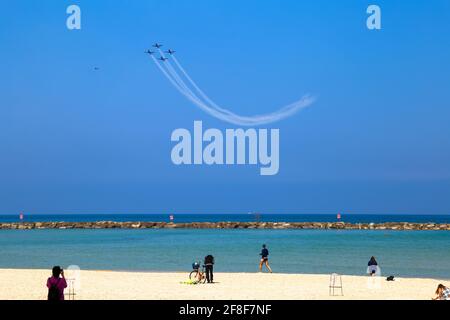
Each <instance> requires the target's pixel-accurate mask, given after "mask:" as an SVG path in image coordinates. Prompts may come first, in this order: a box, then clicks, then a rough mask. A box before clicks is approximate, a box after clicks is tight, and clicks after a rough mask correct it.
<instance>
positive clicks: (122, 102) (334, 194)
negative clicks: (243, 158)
mask: <svg viewBox="0 0 450 320" xmlns="http://www.w3.org/2000/svg"><path fill="white" fill-rule="evenodd" d="M70 4H77V5H79V6H80V7H81V10H82V29H81V30H76V31H70V30H68V29H67V28H66V19H67V17H68V15H67V14H66V8H67V6H68V5H70ZM369 4H377V5H379V6H380V7H381V10H382V30H380V31H369V30H368V29H367V28H366V18H367V14H366V8H367V6H368V5H369ZM449 40H450V2H449V1H448V0H432V1H425V0H423V1H409V2H406V1H379V0H376V1H358V0H353V1H332V0H330V1H323V0H321V1H308V2H306V1H294V0H292V1H287V0H286V1H275V0H273V1H260V0H247V1H237V0H236V1H234V0H233V1H231V0H226V1H225V0H219V1H206V0H201V1H192V0H189V1H187V0H186V1H184V0H183V1H180V0H171V1H168V0H164V1H143V0H142V1H137V0H136V1H100V0H96V1H75V0H73V1H39V2H38V1H32V0H19V1H7V2H5V3H3V4H2V8H1V10H0V58H1V59H0V61H1V63H0V75H1V76H0V213H5V214H6V213H17V212H19V211H20V210H24V211H25V212H27V213H121V212H123V213H164V212H174V213H235V212H236V213H238V212H241V213H246V212H249V211H259V212H266V213H335V212H338V211H342V212H347V213H413V214H426V213H429V214H450V197H449V195H450V125H449V123H450V41H449ZM155 41H160V42H162V43H164V44H165V45H166V48H168V47H171V48H173V49H175V50H177V58H178V60H179V61H180V62H182V64H183V66H184V67H185V68H186V69H187V70H188V71H189V73H190V74H191V76H192V77H193V78H194V79H195V80H196V81H197V83H198V84H199V85H201V87H202V88H203V89H204V91H206V92H207V93H208V95H210V96H211V97H213V98H214V99H215V100H217V101H218V102H220V103H221V104H223V105H226V106H227V107H228V108H229V109H230V110H232V111H233V112H235V113H238V114H242V115H253V114H261V113H265V112H271V111H274V110H276V109H277V108H278V107H280V106H282V105H286V104H288V103H290V102H293V101H295V100H297V99H298V98H300V97H301V96H302V95H303V94H306V93H310V94H313V95H315V96H316V97H318V100H317V102H316V103H315V104H314V105H313V106H311V107H310V108H308V109H306V110H304V111H301V112H299V113H298V114H296V115H295V116H293V117H291V118H288V119H285V120H283V121H280V122H277V123H273V124H270V125H266V126H264V127H268V128H279V129H280V172H279V174H278V175H276V176H271V177H267V176H260V175H259V169H258V167H254V166H244V167H237V166H234V167H233V166H231V167H226V166H212V167H207V166H182V167H177V166H175V165H173V164H172V162H171V160H170V151H171V148H172V147H173V143H172V142H171V141H170V135H171V133H172V131H173V130H174V129H176V128H192V126H193V121H194V120H202V121H203V125H204V126H205V127H214V128H219V129H225V128H234V127H235V126H233V125H230V124H227V123H224V122H221V121H219V120H217V119H214V118H212V117H211V116H209V115H207V114H205V113H204V112H202V111H201V110H199V109H197V108H196V107H194V106H193V105H192V104H191V103H190V102H189V101H187V100H186V99H185V98H184V97H182V96H181V95H180V94H179V93H178V92H177V91H176V90H175V89H174V88H173V87H172V86H171V85H170V84H169V82H168V81H167V80H166V79H165V78H164V77H163V75H162V74H161V73H160V72H159V71H158V70H157V68H156V67H155V65H154V64H153V63H152V62H151V60H149V58H148V57H147V56H146V55H145V54H144V53H143V51H144V50H145V49H147V48H148V47H149V46H150V45H151V44H152V43H154V42H155ZM94 67H99V68H100V69H99V70H94Z"/></svg>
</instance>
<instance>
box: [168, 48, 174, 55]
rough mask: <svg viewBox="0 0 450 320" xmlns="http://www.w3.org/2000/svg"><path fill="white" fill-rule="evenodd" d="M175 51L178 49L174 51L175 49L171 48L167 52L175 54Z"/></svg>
mask: <svg viewBox="0 0 450 320" xmlns="http://www.w3.org/2000/svg"><path fill="white" fill-rule="evenodd" d="M175 52H176V51H174V50H172V49H169V50H167V51H166V53H168V54H170V55H172V54H174V53H175Z"/></svg>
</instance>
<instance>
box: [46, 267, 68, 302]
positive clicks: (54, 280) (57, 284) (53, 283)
mask: <svg viewBox="0 0 450 320" xmlns="http://www.w3.org/2000/svg"><path fill="white" fill-rule="evenodd" d="M47 288H48V297H47V298H48V300H53V301H58V300H64V289H65V288H67V282H66V278H64V270H63V269H62V268H61V267H59V266H55V267H53V269H52V276H51V277H50V278H48V279H47Z"/></svg>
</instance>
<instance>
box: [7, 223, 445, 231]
mask: <svg viewBox="0 0 450 320" xmlns="http://www.w3.org/2000/svg"><path fill="white" fill-rule="evenodd" d="M35 229H297V230H298V229H301V230H428V231H433V230H434V231H450V224H446V223H417V222H416V223H410V222H384V223H346V222H225V221H224V222H189V223H167V222H140V221H135V222H115V221H95V222H15V223H0V230H35Z"/></svg>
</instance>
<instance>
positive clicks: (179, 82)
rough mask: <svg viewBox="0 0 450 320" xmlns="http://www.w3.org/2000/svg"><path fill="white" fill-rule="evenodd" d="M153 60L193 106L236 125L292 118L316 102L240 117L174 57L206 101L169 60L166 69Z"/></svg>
mask: <svg viewBox="0 0 450 320" xmlns="http://www.w3.org/2000/svg"><path fill="white" fill-rule="evenodd" d="M159 52H160V54H161V57H163V58H165V56H164V54H163V52H162V51H161V50H159ZM152 58H153V61H154V62H155V64H156V65H157V66H158V68H159V69H160V70H161V72H162V73H163V74H164V75H165V76H166V78H167V79H168V80H169V81H170V82H171V84H172V85H173V86H174V87H175V88H176V89H177V90H178V91H179V92H180V93H181V94H182V95H183V96H185V97H186V98H187V99H188V100H190V101H191V102H192V103H193V104H195V105H196V106H197V107H199V108H200V109H202V110H203V111H205V112H207V113H208V114H210V115H211V116H213V117H216V118H218V119H220V120H223V121H226V122H229V123H233V124H236V125H242V126H255V125H262V124H267V123H272V122H275V121H279V120H282V119H285V118H287V117H290V116H292V115H293V114H295V113H297V112H298V111H299V110H301V109H303V108H306V107H308V106H310V105H311V104H312V103H313V102H314V101H315V99H314V98H313V97H311V96H308V95H307V96H304V97H303V98H302V99H300V100H298V101H296V102H294V103H292V104H290V105H287V106H285V107H283V108H281V109H279V110H278V111H276V112H273V113H269V114H264V115H256V116H240V115H237V114H235V113H233V112H231V111H229V110H227V109H225V108H222V107H220V106H219V105H218V104H216V103H215V102H214V101H213V100H212V99H210V98H209V97H208V96H207V95H206V94H205V93H204V92H203V91H202V90H201V89H200V88H199V86H198V85H197V84H196V83H195V82H194V81H193V80H192V78H191V77H190V76H189V74H188V73H187V72H186V71H185V69H184V68H183V67H182V66H181V64H180V63H179V62H178V60H177V59H176V58H175V57H174V56H172V59H173V60H174V62H175V64H176V65H177V67H178V69H180V71H181V72H182V74H183V75H184V76H185V78H186V79H187V80H188V81H189V83H190V84H191V85H192V86H193V87H194V89H195V90H196V91H197V92H198V93H199V94H200V96H201V97H202V98H203V99H204V100H205V101H202V100H201V99H200V98H199V97H198V96H197V95H196V94H195V93H193V92H192V90H191V89H190V88H189V86H188V85H187V84H186V83H185V82H184V80H183V79H182V78H181V77H180V75H179V74H178V72H177V71H176V70H175V69H174V68H173V66H172V65H171V63H170V62H169V61H168V60H166V61H165V62H163V63H162V65H164V66H166V68H167V69H164V68H163V67H162V66H161V64H160V63H159V62H158V61H157V60H156V59H155V57H153V56H152Z"/></svg>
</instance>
